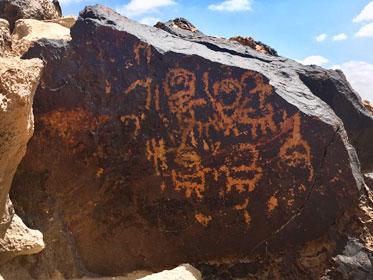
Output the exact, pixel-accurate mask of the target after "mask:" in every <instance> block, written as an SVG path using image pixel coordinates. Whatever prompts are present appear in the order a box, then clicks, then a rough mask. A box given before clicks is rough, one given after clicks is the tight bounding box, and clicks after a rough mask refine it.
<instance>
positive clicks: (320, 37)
mask: <svg viewBox="0 0 373 280" xmlns="http://www.w3.org/2000/svg"><path fill="white" fill-rule="evenodd" d="M327 37H328V35H326V34H325V33H323V34H320V35H319V36H317V37H316V41H317V42H323V41H325V39H326V38H327Z"/></svg>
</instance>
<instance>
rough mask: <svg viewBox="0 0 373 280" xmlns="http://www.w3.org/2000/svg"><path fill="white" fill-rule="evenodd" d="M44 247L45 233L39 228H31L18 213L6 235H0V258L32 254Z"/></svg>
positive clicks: (7, 258)
mask: <svg viewBox="0 0 373 280" xmlns="http://www.w3.org/2000/svg"><path fill="white" fill-rule="evenodd" d="M43 249H44V241H43V235H42V233H41V232H40V231H38V230H32V229H29V228H28V227H27V226H26V225H25V224H24V223H23V222H22V220H21V218H19V217H18V216H17V215H14V216H13V218H12V221H11V223H10V225H9V227H8V228H7V230H6V232H5V234H4V235H2V236H1V237H0V260H1V261H7V260H9V259H11V258H13V257H16V256H21V255H32V254H37V253H39V252H41V251H42V250H43Z"/></svg>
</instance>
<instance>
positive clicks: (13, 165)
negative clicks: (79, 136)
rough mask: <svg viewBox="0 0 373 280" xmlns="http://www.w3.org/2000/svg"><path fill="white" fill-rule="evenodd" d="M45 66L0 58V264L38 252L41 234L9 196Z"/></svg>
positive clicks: (30, 129) (30, 132)
mask: <svg viewBox="0 0 373 280" xmlns="http://www.w3.org/2000/svg"><path fill="white" fill-rule="evenodd" d="M42 69H43V64H42V62H41V61H40V60H39V59H32V60H20V59H17V58H0V132H1V133H0V190H1V191H0V217H2V219H1V224H0V262H4V261H6V260H8V259H10V258H12V257H14V256H16V255H27V254H33V253H36V252H39V251H40V250H42V248H43V247H44V244H43V238H42V235H41V233H40V232H37V231H33V230H30V229H28V228H27V227H26V226H25V225H24V224H23V223H22V221H21V220H20V218H18V217H17V216H16V215H14V210H13V206H12V205H11V202H10V200H9V198H8V193H9V190H10V186H11V183H12V180H13V176H14V173H15V172H16V169H17V166H18V164H19V163H20V161H21V159H22V157H23V156H24V154H25V153H26V145H27V142H28V140H29V139H30V137H31V135H32V133H33V114H32V101H33V96H34V93H35V90H36V87H37V85H38V82H39V79H40V76H41V71H42Z"/></svg>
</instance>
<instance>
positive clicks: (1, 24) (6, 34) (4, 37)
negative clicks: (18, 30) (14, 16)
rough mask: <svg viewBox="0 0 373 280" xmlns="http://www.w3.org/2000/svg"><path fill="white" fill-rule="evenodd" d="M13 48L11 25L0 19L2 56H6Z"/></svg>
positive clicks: (0, 54)
mask: <svg viewBox="0 0 373 280" xmlns="http://www.w3.org/2000/svg"><path fill="white" fill-rule="evenodd" d="M11 47H12V43H11V37H10V31H9V23H8V21H7V20H5V19H2V18H0V56H5V55H6V54H7V53H8V52H9V51H10V50H11Z"/></svg>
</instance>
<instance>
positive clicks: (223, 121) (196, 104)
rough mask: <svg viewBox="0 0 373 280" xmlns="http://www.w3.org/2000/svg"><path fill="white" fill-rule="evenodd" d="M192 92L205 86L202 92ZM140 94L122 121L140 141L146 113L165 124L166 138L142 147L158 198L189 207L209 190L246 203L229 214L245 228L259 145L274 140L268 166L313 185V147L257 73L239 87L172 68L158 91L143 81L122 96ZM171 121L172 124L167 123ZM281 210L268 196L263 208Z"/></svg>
mask: <svg viewBox="0 0 373 280" xmlns="http://www.w3.org/2000/svg"><path fill="white" fill-rule="evenodd" d="M148 52H149V51H148V50H147V48H146V46H144V45H139V46H137V47H136V48H135V53H136V54H138V55H137V56H136V59H137V60H140V59H141V55H140V53H144V54H145V55H147V54H148ZM226 71H227V73H229V71H231V70H230V69H226ZM197 84H202V85H203V87H202V89H201V88H197ZM139 93H141V94H143V95H142V96H143V98H144V100H143V101H141V102H142V103H141V104H142V106H140V107H139V108H138V110H137V113H133V114H129V115H125V116H121V118H120V119H121V121H122V122H124V123H126V124H130V123H132V124H133V126H134V128H135V131H134V136H135V137H136V136H137V135H139V134H141V130H142V123H144V122H145V121H146V119H147V117H148V116H147V115H145V114H144V112H145V111H150V112H156V114H157V115H158V116H159V118H160V120H161V121H162V122H163V123H166V124H167V127H168V128H167V131H168V132H167V134H166V136H165V137H163V138H161V139H157V138H151V139H149V140H147V141H146V158H147V160H148V162H149V163H151V164H152V166H153V168H154V173H155V175H157V176H159V177H160V178H161V182H162V184H161V188H160V189H161V191H162V192H165V191H166V190H167V191H172V190H174V191H176V192H182V193H184V195H185V197H186V198H187V199H196V200H197V201H199V200H202V199H204V196H205V194H206V192H210V191H213V189H214V188H215V191H217V192H218V193H219V196H220V197H222V198H223V197H225V196H227V195H231V194H232V193H238V194H241V195H243V197H244V201H243V202H242V203H241V204H237V205H236V206H234V207H233V209H234V210H235V211H238V212H241V213H242V215H243V221H244V222H245V223H246V224H248V225H249V224H250V222H251V216H250V213H249V201H250V193H252V192H253V191H255V189H256V187H257V186H258V185H260V182H261V180H262V179H263V177H264V176H265V174H263V172H264V171H263V170H264V165H265V164H267V163H266V162H263V161H262V154H261V153H262V152H263V151H262V146H263V143H264V144H267V143H270V142H271V141H276V140H274V139H277V138H279V137H280V138H281V139H283V140H282V142H281V143H282V144H280V146H278V147H279V148H278V150H277V151H278V156H277V157H275V158H273V160H275V161H280V162H282V163H284V164H285V165H286V166H289V167H301V168H306V169H307V171H308V174H309V176H308V180H311V179H312V177H313V166H312V157H311V151H310V146H309V144H308V143H307V142H306V141H305V140H304V139H303V137H302V135H301V115H300V113H296V114H293V115H291V113H289V112H287V111H285V110H284V109H282V110H277V111H276V112H275V109H274V107H273V106H274V104H273V103H272V102H271V101H270V100H269V99H270V98H271V96H272V94H273V88H272V86H270V85H269V84H268V83H267V82H266V81H265V80H264V78H263V76H262V75H260V74H258V73H256V72H252V71H245V72H244V73H243V74H241V76H240V78H239V79H234V78H230V77H224V78H222V79H221V80H213V79H211V78H210V73H209V72H206V71H205V72H203V73H202V75H200V76H199V75H198V74H196V73H194V72H193V71H190V70H188V69H184V68H180V67H177V68H171V69H169V70H168V71H167V72H166V73H165V74H164V79H163V81H162V83H160V84H159V83H156V82H155V81H153V80H152V79H150V78H144V79H139V80H136V81H134V82H132V83H131V85H130V86H129V87H128V88H127V89H126V90H125V94H126V95H127V96H130V95H131V94H139ZM144 110H145V111H144ZM201 110H202V112H203V111H206V112H207V111H208V112H209V113H208V116H207V117H206V116H203V115H201ZM170 114H171V115H173V116H175V117H174V118H172V117H171V118H170ZM276 116H277V119H276V120H275V117H276ZM216 135H220V136H219V137H218V138H216ZM243 136H244V137H245V138H242V137H243ZM280 138H279V139H280ZM232 141H233V142H232ZM214 159H216V160H214ZM267 160H268V159H267ZM289 199H290V200H288V201H286V203H287V206H288V207H292V205H293V203H294V200H293V196H292V197H290V198H289ZM279 203H280V201H279V200H278V199H277V198H276V197H274V196H272V197H271V198H270V199H269V200H268V202H267V209H268V212H269V213H271V212H272V211H274V209H276V208H277V207H278V206H279ZM195 218H196V220H197V221H198V222H199V223H201V224H202V225H204V226H206V225H207V224H208V223H209V221H210V219H207V218H205V216H203V215H202V214H201V215H200V214H198V215H196V217H195Z"/></svg>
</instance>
